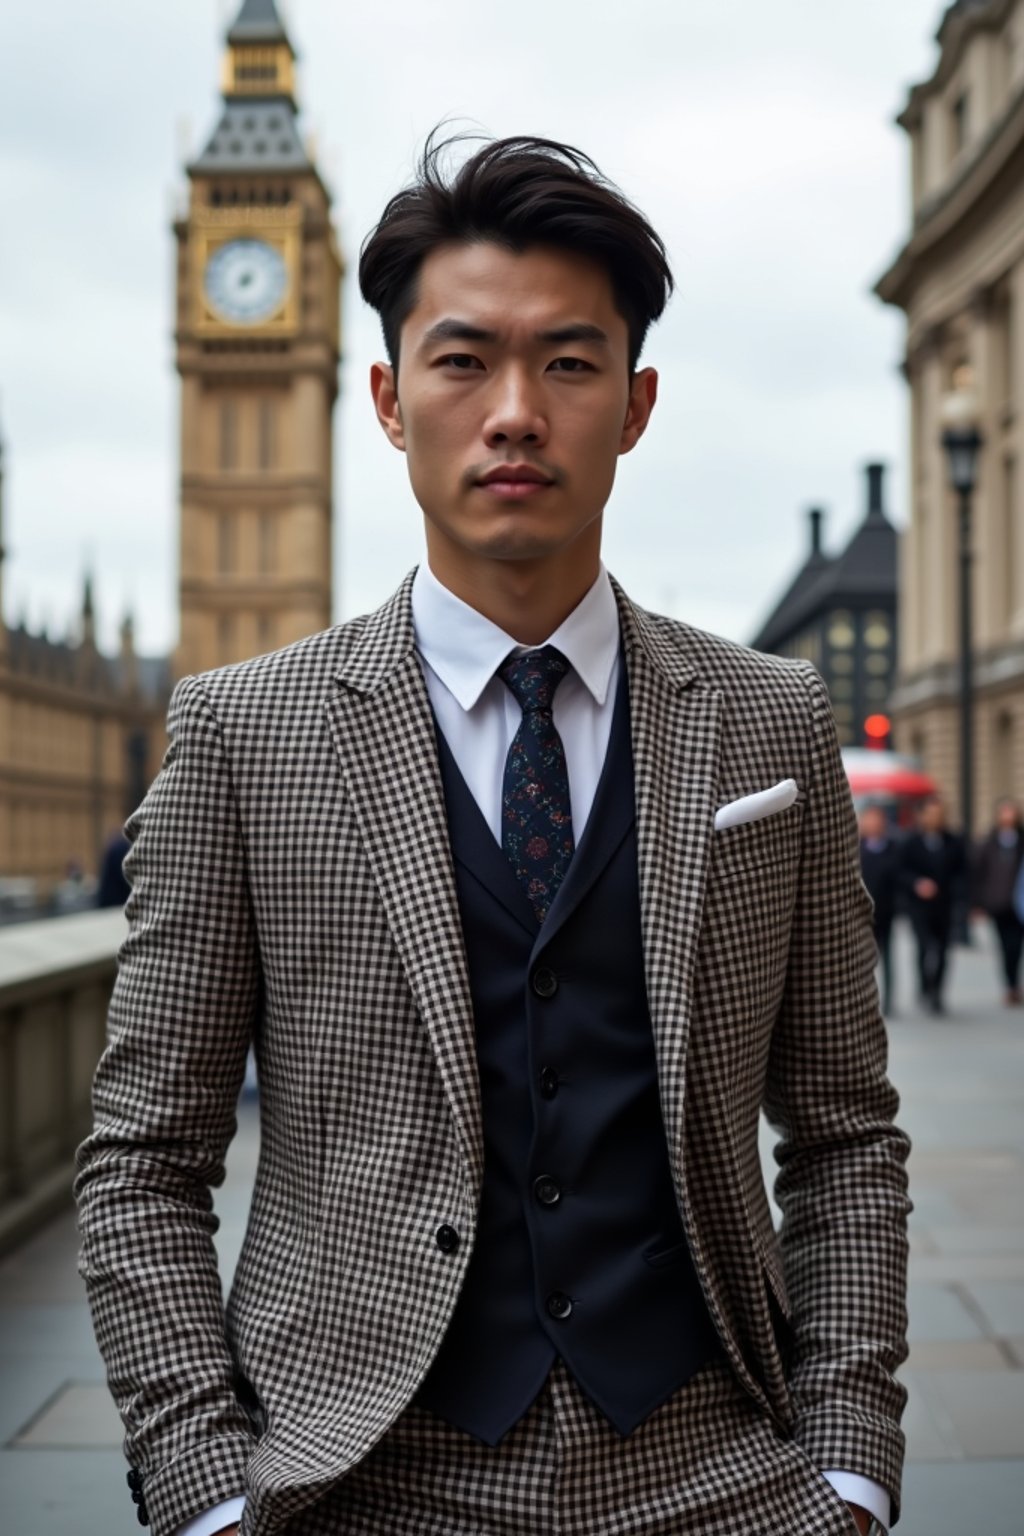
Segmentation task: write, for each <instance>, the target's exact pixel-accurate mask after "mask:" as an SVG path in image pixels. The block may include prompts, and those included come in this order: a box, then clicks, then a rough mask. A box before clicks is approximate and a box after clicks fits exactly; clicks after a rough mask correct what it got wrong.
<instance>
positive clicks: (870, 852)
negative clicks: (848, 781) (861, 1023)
mask: <svg viewBox="0 0 1024 1536" xmlns="http://www.w3.org/2000/svg"><path fill="white" fill-rule="evenodd" d="M860 872H861V877H862V879H863V881H864V884H865V885H866V886H867V888H868V894H869V895H870V897H871V900H872V901H873V902H874V904H875V914H874V919H873V921H874V930H875V944H876V945H877V947H878V958H879V961H880V962H881V966H882V1012H883V1013H885V1014H889V1013H891V1012H892V987H893V980H892V924H893V919H894V917H895V916H896V897H897V893H898V891H899V888H900V885H901V883H902V876H903V866H902V862H901V850H900V845H899V843H898V842H897V841H896V839H895V838H894V837H893V836H892V834H891V832H890V830H889V822H888V818H887V816H886V814H885V811H884V809H883V807H882V806H880V805H866V806H865V807H864V809H863V810H862V811H861V813H860Z"/></svg>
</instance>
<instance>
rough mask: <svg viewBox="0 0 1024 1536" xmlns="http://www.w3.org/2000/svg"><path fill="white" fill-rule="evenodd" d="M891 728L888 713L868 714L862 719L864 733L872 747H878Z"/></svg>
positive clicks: (885, 738)
mask: <svg viewBox="0 0 1024 1536" xmlns="http://www.w3.org/2000/svg"><path fill="white" fill-rule="evenodd" d="M891 730H892V721H891V720H890V719H889V716H888V715H868V717H867V719H866V720H865V721H864V735H865V736H866V737H867V739H868V743H869V745H871V746H873V747H880V746H881V745H882V743H883V742H884V741H885V740H887V738H888V735H889V732H890V731H891Z"/></svg>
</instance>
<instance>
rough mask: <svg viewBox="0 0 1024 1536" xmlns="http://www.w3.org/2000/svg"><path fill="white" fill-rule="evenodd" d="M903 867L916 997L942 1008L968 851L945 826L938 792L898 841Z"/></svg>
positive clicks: (933, 1009)
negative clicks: (914, 950) (901, 841)
mask: <svg viewBox="0 0 1024 1536" xmlns="http://www.w3.org/2000/svg"><path fill="white" fill-rule="evenodd" d="M903 872H904V881H905V884H906V889H907V898H908V903H909V907H910V920H911V922H912V924H913V926H914V937H915V939H916V941H917V971H918V982H919V987H920V995H921V1002H922V1004H923V1005H924V1007H926V1008H927V1009H929V1011H930V1012H932V1013H934V1014H942V1013H944V1012H945V1004H944V1002H943V997H942V989H943V984H944V982H945V979H946V957H947V955H948V953H949V945H950V939H951V937H952V929H953V916H954V913H955V912H956V911H957V909H958V908H960V907H962V906H963V903H964V902H965V900H966V894H967V893H966V877H967V857H966V853H965V851H964V842H963V838H961V837H958V836H957V835H956V833H955V832H950V831H949V829H948V827H947V826H946V809H945V806H944V805H943V803H942V801H941V799H940V798H939V796H938V795H930V796H929V797H928V798H927V799H926V800H924V801H922V803H921V806H920V809H919V811H918V816H917V828H916V830H915V831H913V832H911V833H910V835H909V836H908V837H907V838H906V840H905V841H904V844H903Z"/></svg>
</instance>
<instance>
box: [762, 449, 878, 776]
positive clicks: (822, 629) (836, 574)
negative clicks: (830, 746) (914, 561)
mask: <svg viewBox="0 0 1024 1536" xmlns="http://www.w3.org/2000/svg"><path fill="white" fill-rule="evenodd" d="M884 474H885V467H884V465H882V464H869V465H868V466H867V510H866V512H865V515H864V520H863V522H862V523H861V524H860V526H859V527H858V529H857V531H856V532H855V533H854V535H853V537H852V538H851V539H850V541H849V543H848V544H847V545H846V548H845V549H844V550H843V551H842V553H841V554H839V555H835V556H833V555H828V554H826V553H825V550H824V548H823V546H822V523H823V519H824V513H823V512H822V511H821V510H820V509H819V508H814V509H813V510H812V511H811V512H810V513H808V521H809V524H810V543H809V546H808V550H807V556H806V558H805V560H804V563H803V565H802V566H801V567H800V569H799V570H798V571H797V573H796V575H795V576H794V578H793V580H792V582H791V583H790V585H789V587H788V588H787V589H786V591H785V593H784V594H783V596H782V597H781V598H780V599H779V601H778V602H777V603H776V605H775V607H774V608H773V610H772V612H771V613H770V614H769V616H768V618H767V619H766V620H765V621H764V623H763V624H762V625H761V628H760V630H759V631H758V633H757V634H756V635H755V636H754V638H753V640H752V641H751V644H752V645H753V646H754V648H755V649H756V650H759V651H769V652H771V653H772V654H773V655H776V656H796V657H802V658H803V659H804V660H805V661H811V662H813V663H814V665H815V666H816V667H817V668H818V671H819V672H820V673H821V675H822V677H823V678H824V679H825V683H826V685H827V687H828V691H829V695H830V697H831V699H832V706H833V710H834V712H835V717H836V724H837V726H838V729H839V739H840V741H841V742H842V743H843V745H844V746H862V745H865V744H868V743H871V744H873V745H885V744H886V739H887V736H886V731H885V717H886V716H887V714H888V709H889V698H890V694H891V691H892V684H893V677H894V672H895V659H896V627H897V545H898V542H899V538H898V535H897V532H896V529H895V528H894V527H893V525H892V523H890V521H889V519H888V518H887V517H886V515H885V508H884V504H883V479H884Z"/></svg>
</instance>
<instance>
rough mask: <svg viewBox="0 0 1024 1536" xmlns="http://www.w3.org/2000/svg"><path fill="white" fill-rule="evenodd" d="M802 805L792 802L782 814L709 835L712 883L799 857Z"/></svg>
mask: <svg viewBox="0 0 1024 1536" xmlns="http://www.w3.org/2000/svg"><path fill="white" fill-rule="evenodd" d="M803 814H804V802H803V801H802V800H796V801H794V803H793V804H792V805H791V806H788V807H787V809H786V810H784V811H775V812H774V813H773V814H772V815H771V816H763V817H762V818H761V820H760V821H745V822H742V823H741V824H740V825H739V826H737V827H725V828H724V829H723V830H722V831H720V832H715V833H714V834H713V841H712V845H711V874H712V876H713V878H714V879H715V880H731V879H733V878H734V877H735V876H737V875H741V874H746V873H748V872H749V871H750V870H752V869H760V868H762V867H763V866H764V865H766V864H771V865H784V864H788V863H790V862H791V861H792V860H793V859H796V858H798V857H799V854H800V829H801V826H802V824H803Z"/></svg>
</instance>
